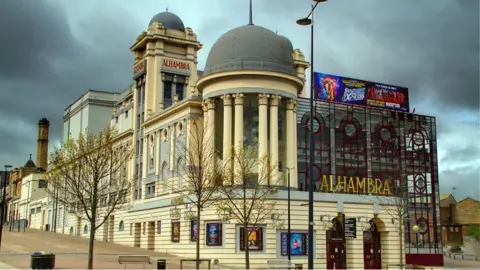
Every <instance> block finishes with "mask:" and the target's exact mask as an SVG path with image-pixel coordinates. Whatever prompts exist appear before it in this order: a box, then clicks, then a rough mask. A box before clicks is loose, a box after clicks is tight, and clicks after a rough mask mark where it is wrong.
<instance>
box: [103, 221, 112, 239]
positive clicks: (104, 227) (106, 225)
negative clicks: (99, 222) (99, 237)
mask: <svg viewBox="0 0 480 270" xmlns="http://www.w3.org/2000/svg"><path fill="white" fill-rule="evenodd" d="M109 221H110V220H108V219H107V220H106V221H105V222H104V223H103V242H108V228H109V227H110V226H108V222H109Z"/></svg>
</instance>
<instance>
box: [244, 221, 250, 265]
mask: <svg viewBox="0 0 480 270" xmlns="http://www.w3.org/2000/svg"><path fill="white" fill-rule="evenodd" d="M243 243H244V245H245V248H244V249H245V269H250V247H249V245H248V223H244V224H243Z"/></svg>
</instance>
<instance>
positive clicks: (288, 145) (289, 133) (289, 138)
mask: <svg viewBox="0 0 480 270" xmlns="http://www.w3.org/2000/svg"><path fill="white" fill-rule="evenodd" d="M285 105H286V106H285V110H286V116H285V118H286V127H285V129H286V138H285V163H286V167H287V168H289V169H290V171H291V173H290V187H292V188H293V187H296V186H297V183H296V182H295V180H294V177H292V176H295V174H296V170H295V169H296V166H295V163H294V161H295V160H296V158H295V146H296V145H297V140H296V138H295V137H294V136H295V131H294V115H295V114H294V112H293V111H294V108H295V105H296V101H295V100H293V99H288V100H287V101H286V104H285ZM286 178H287V174H285V176H284V183H285V184H286V183H287V181H286Z"/></svg>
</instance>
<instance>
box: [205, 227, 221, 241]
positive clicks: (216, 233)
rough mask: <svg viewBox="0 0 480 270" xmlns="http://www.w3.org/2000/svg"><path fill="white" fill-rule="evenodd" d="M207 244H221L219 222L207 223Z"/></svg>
mask: <svg viewBox="0 0 480 270" xmlns="http://www.w3.org/2000/svg"><path fill="white" fill-rule="evenodd" d="M206 232H207V235H206V236H207V238H206V239H207V241H206V243H207V246H221V245H222V224H221V223H207V226H206Z"/></svg>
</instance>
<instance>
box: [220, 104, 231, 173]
mask: <svg viewBox="0 0 480 270" xmlns="http://www.w3.org/2000/svg"><path fill="white" fill-rule="evenodd" d="M222 100H223V162H224V165H225V168H228V169H231V166H232V165H231V160H232V156H231V155H232V152H231V151H232V149H233V148H232V147H233V143H232V122H233V115H232V96H231V95H224V96H222ZM230 182H231V179H230Z"/></svg>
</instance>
